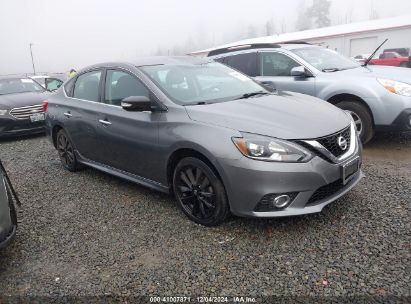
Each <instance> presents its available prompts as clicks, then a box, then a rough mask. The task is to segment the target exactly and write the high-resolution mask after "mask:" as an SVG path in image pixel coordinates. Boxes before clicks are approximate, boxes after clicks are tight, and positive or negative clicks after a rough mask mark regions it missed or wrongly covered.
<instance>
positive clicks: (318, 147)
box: [303, 121, 357, 164]
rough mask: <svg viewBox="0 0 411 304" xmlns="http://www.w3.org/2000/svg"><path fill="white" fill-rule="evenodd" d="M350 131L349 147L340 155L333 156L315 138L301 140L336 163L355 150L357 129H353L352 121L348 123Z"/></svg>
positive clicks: (349, 155) (346, 157)
mask: <svg viewBox="0 0 411 304" xmlns="http://www.w3.org/2000/svg"><path fill="white" fill-rule="evenodd" d="M350 133H351V134H350V148H349V149H348V151H347V152H345V153H344V154H343V155H341V156H340V157H335V156H334V154H332V153H331V152H330V151H328V149H327V148H326V147H324V146H323V145H322V144H320V143H319V142H318V141H317V140H303V142H304V143H306V144H308V145H310V146H311V147H313V148H314V149H316V150H317V151H318V152H320V153H322V154H323V155H324V156H326V157H328V158H329V159H331V161H332V162H334V163H336V164H338V163H341V162H343V161H344V160H346V159H348V158H349V157H351V156H352V155H353V154H354V153H355V152H356V151H357V138H356V134H357V131H356V130H355V125H354V123H353V122H352V121H351V124H350Z"/></svg>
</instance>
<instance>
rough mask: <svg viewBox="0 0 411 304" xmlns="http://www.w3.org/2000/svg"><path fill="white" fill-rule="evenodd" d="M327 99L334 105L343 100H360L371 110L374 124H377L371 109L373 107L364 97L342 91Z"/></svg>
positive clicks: (360, 102)
mask: <svg viewBox="0 0 411 304" xmlns="http://www.w3.org/2000/svg"><path fill="white" fill-rule="evenodd" d="M327 101H328V102H329V103H331V104H333V105H337V104H338V103H339V102H342V101H355V102H358V103H359V104H361V105H363V106H364V107H365V108H366V109H367V110H368V112H369V114H370V116H371V119H372V124H373V125H375V123H374V115H373V113H372V111H371V108H370V107H369V105H368V104H367V103H366V102H365V101H364V99H362V98H361V97H359V96H357V95H354V94H349V93H341V94H337V95H334V96H331V97H330V98H328V99H327Z"/></svg>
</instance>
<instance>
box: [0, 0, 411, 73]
mask: <svg viewBox="0 0 411 304" xmlns="http://www.w3.org/2000/svg"><path fill="white" fill-rule="evenodd" d="M311 1H312V0H287V1H284V0H201V1H200V0H138V1H137V0H70V1H61V0H36V1H33V0H0V75H1V74H10V73H24V72H32V65H31V58H30V51H29V43H33V44H34V45H33V55H34V60H35V65H36V70H37V71H45V72H46V71H47V72H60V71H67V70H68V69H70V68H72V67H74V68H75V69H80V68H81V67H84V66H87V65H89V64H93V63H97V62H101V61H111V60H133V59H134V58H136V57H137V56H141V55H151V54H154V53H155V52H156V50H158V48H159V47H161V48H162V49H167V50H168V49H170V50H172V49H173V48H175V47H176V46H179V45H181V46H183V45H186V46H187V45H188V44H189V45H191V46H198V47H200V46H204V45H205V46H207V47H208V46H212V45H218V44H223V43H228V42H231V40H232V39H233V38H232V37H235V36H236V34H235V33H238V35H241V33H242V32H244V31H247V29H248V28H249V26H250V25H252V26H254V27H256V28H257V29H260V28H263V25H264V23H265V22H266V21H267V20H268V19H270V18H272V19H273V20H274V22H275V26H276V28H277V29H278V30H286V31H294V30H295V23H296V21H297V15H298V8H299V6H301V4H302V3H304V2H305V3H306V5H310V3H311ZM331 2H332V4H331V12H330V17H331V21H332V23H333V24H336V23H341V22H344V21H345V20H348V21H349V20H351V21H352V22H355V21H362V20H366V19H368V18H369V16H370V9H371V7H372V6H374V7H375V9H376V11H377V12H378V16H379V17H380V18H386V17H393V16H398V15H403V14H409V13H410V12H411V1H410V0H332V1H331ZM372 3H373V4H372Z"/></svg>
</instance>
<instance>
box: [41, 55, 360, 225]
mask: <svg viewBox="0 0 411 304" xmlns="http://www.w3.org/2000/svg"><path fill="white" fill-rule="evenodd" d="M45 109H46V129H47V133H48V134H49V136H50V139H51V142H52V143H53V145H54V146H55V147H56V149H57V151H58V154H59V156H60V159H61V162H62V164H63V166H64V167H65V168H66V169H68V170H70V171H76V170H78V169H79V168H80V167H81V166H83V165H87V166H91V167H94V168H96V169H99V170H102V171H104V172H107V173H110V174H113V175H116V176H119V177H122V178H125V179H127V180H131V181H133V182H136V183H139V184H142V185H145V186H148V187H150V188H153V189H156V190H159V191H163V192H169V193H174V195H175V197H176V199H177V202H178V204H179V206H180V207H181V209H182V210H183V212H184V213H185V214H186V215H187V216H188V217H189V218H190V219H192V220H193V221H195V222H197V223H200V224H203V225H208V226H211V225H217V224H219V223H221V222H222V221H223V220H224V219H225V218H226V217H227V215H228V214H229V213H230V212H231V213H233V214H236V215H239V216H252V217H278V216H290V215H299V214H307V213H313V212H320V211H321V210H322V209H323V207H324V206H326V205H327V204H329V203H331V202H333V201H335V200H336V199H337V198H339V197H340V196H342V195H343V194H345V193H346V192H348V191H349V190H350V189H351V188H353V187H354V186H355V185H356V184H357V183H358V182H359V180H360V179H361V178H362V176H363V175H362V172H361V169H360V166H361V150H362V147H361V143H360V141H359V140H358V135H357V131H356V129H355V124H354V122H353V121H352V119H351V116H350V115H349V114H347V113H346V112H344V111H342V110H340V109H338V108H337V107H335V106H333V105H331V104H329V103H324V102H323V101H321V100H319V99H317V98H314V97H310V96H307V95H302V94H297V93H293V94H291V93H284V92H278V93H271V92H269V91H267V90H266V89H264V87H262V86H261V85H260V84H258V83H257V82H255V81H254V80H252V79H251V78H249V77H248V76H246V75H244V74H241V73H239V72H237V71H235V70H233V69H231V68H229V67H227V66H225V65H223V64H220V63H217V62H213V61H210V60H203V59H199V58H193V57H178V58H162V57H160V58H156V57H154V58H148V59H141V60H140V61H138V62H135V63H106V64H98V65H94V66H90V67H88V68H86V69H84V70H82V71H80V72H79V73H78V74H77V75H76V77H74V78H73V79H71V80H70V81H69V82H67V83H65V84H64V85H63V87H62V88H60V89H59V90H58V91H57V92H56V93H55V94H54V95H51V96H50V97H49V100H48V102H46V103H45Z"/></svg>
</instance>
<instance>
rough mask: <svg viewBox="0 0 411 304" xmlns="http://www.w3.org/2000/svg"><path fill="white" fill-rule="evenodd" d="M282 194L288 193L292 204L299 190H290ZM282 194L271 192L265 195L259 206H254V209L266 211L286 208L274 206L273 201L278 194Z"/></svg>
mask: <svg viewBox="0 0 411 304" xmlns="http://www.w3.org/2000/svg"><path fill="white" fill-rule="evenodd" d="M282 194H286V195H288V196H289V197H290V204H291V203H292V202H293V201H294V199H295V197H296V196H297V194H298V192H290V193H282ZM282 194H278V193H277V194H275V193H271V194H266V195H264V196H263V198H262V199H261V200H260V201H259V202H258V204H257V206H256V207H255V208H254V211H258V212H266V211H277V210H282V209H284V208H277V207H274V205H273V203H272V202H273V200H274V198H275V197H276V196H278V195H282ZM288 206H289V205H288ZM288 206H286V207H288Z"/></svg>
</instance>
